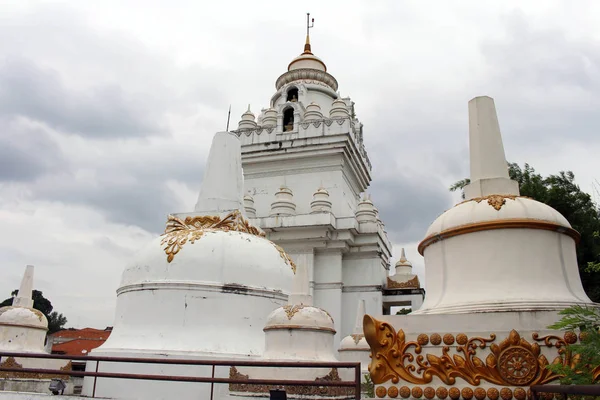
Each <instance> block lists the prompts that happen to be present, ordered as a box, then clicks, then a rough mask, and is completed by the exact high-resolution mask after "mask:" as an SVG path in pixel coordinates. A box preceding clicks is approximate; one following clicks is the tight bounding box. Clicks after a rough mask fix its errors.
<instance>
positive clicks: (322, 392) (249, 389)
mask: <svg viewBox="0 0 600 400" xmlns="http://www.w3.org/2000/svg"><path fill="white" fill-rule="evenodd" d="M229 378H230V379H237V380H241V381H245V380H248V379H249V376H248V375H245V374H242V373H240V372H239V371H238V370H237V368H236V367H231V368H229ZM341 380H342V379H341V378H340V376H339V374H338V370H337V368H332V369H331V371H329V373H328V374H327V375H325V376H323V377H318V378H316V379H315V382H324V381H328V382H331V381H341ZM284 387H285V390H286V392H287V394H288V395H290V394H293V395H301V396H325V397H346V396H352V395H354V388H353V387H336V386H327V387H323V386H321V387H319V386H287V385H284ZM274 388H277V387H276V386H272V385H271V386H270V385H253V384H248V383H230V384H229V390H230V391H231V392H245V393H269V391H270V390H271V389H274ZM379 388H381V389H383V395H381V396H379V397H385V395H386V393H387V390H386V389H385V388H384V387H383V386H379V387H378V388H377V393H378V395H379V393H380V392H381V391H380V389H379Z"/></svg>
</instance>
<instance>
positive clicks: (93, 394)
mask: <svg viewBox="0 0 600 400" xmlns="http://www.w3.org/2000/svg"><path fill="white" fill-rule="evenodd" d="M99 364H100V361H96V373H97V372H98V365H99ZM96 379H98V377H97V376H94V389H93V390H92V397H96Z"/></svg>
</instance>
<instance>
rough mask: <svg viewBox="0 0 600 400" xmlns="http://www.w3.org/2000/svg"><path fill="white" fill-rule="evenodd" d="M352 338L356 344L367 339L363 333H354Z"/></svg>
mask: <svg viewBox="0 0 600 400" xmlns="http://www.w3.org/2000/svg"><path fill="white" fill-rule="evenodd" d="M350 337H351V338H352V339H353V340H354V344H358V343H359V342H360V340H361V339H363V338H364V337H365V335H363V334H362V333H353V334H352V335H350Z"/></svg>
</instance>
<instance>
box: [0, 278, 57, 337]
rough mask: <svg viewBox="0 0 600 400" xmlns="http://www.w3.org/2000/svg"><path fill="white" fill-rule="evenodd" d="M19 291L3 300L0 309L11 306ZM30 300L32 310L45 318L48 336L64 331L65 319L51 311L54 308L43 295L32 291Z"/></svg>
mask: <svg viewBox="0 0 600 400" xmlns="http://www.w3.org/2000/svg"><path fill="white" fill-rule="evenodd" d="M18 292H19V290H18V289H17V290H13V292H12V293H11V296H12V297H10V298H8V299H6V300H4V301H3V302H2V303H0V307H4V306H10V305H12V302H13V299H14V298H15V297H16V296H17V293H18ZM31 298H32V300H33V308H35V309H36V310H39V311H41V312H42V314H44V315H45V316H46V318H47V319H48V334H52V333H54V332H58V331H60V330H62V329H64V327H65V325H66V323H67V317H65V316H64V315H62V314H59V313H57V312H56V311H52V310H53V309H54V307H53V306H52V303H51V302H50V300H48V299H47V298H45V297H44V294H43V293H42V292H40V291H39V290H34V291H33V292H32V293H31Z"/></svg>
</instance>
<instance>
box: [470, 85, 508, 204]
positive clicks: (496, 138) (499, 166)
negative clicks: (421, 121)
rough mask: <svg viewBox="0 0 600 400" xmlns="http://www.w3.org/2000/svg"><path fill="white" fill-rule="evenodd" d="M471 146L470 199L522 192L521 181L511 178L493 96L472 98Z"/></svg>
mask: <svg viewBox="0 0 600 400" xmlns="http://www.w3.org/2000/svg"><path fill="white" fill-rule="evenodd" d="M469 149H470V157H471V183H470V184H469V185H467V186H466V187H465V189H464V191H465V198H466V199H472V198H474V197H482V196H488V195H491V194H512V195H518V194H519V185H518V183H517V182H515V181H512V180H510V179H509V177H508V164H507V163H506V157H505V155H504V146H503V144H502V135H501V134H500V124H499V123H498V116H497V115H496V106H495V105H494V99H492V98H491V97H488V96H480V97H475V98H474V99H472V100H471V101H469Z"/></svg>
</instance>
